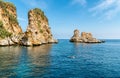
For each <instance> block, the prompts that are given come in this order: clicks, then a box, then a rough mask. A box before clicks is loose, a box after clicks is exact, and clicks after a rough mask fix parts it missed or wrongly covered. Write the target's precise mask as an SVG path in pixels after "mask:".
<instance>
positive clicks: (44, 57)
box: [0, 40, 120, 78]
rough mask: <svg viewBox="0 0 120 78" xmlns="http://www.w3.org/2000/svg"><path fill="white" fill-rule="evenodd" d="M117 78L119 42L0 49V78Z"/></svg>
mask: <svg viewBox="0 0 120 78" xmlns="http://www.w3.org/2000/svg"><path fill="white" fill-rule="evenodd" d="M101 77H120V40H106V43H102V44H83V43H70V42H69V40H59V43H58V44H46V45H41V46H36V47H23V46H22V47H20V46H10V47H0V78H101Z"/></svg>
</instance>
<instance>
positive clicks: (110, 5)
mask: <svg viewBox="0 0 120 78" xmlns="http://www.w3.org/2000/svg"><path fill="white" fill-rule="evenodd" d="M90 12H93V15H95V16H96V15H102V17H105V18H106V19H112V18H113V17H114V16H116V15H117V14H118V13H120V0H101V1H100V2H99V3H98V4H97V5H96V6H94V7H93V8H91V9H90Z"/></svg>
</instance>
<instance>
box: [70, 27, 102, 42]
mask: <svg viewBox="0 0 120 78" xmlns="http://www.w3.org/2000/svg"><path fill="white" fill-rule="evenodd" d="M70 42H81V43H103V42H104V41H101V40H98V39H96V38H94V37H93V35H92V34H91V33H86V32H82V33H81V35H80V32H79V30H77V29H76V30H74V35H73V36H72V38H71V39H70Z"/></svg>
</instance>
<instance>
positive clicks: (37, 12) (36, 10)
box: [33, 8, 48, 21]
mask: <svg viewBox="0 0 120 78" xmlns="http://www.w3.org/2000/svg"><path fill="white" fill-rule="evenodd" d="M33 11H34V12H35V15H36V17H38V15H41V18H42V20H46V21H48V19H47V17H46V16H45V15H44V12H43V11H42V10H41V9H39V8H35V9H33Z"/></svg>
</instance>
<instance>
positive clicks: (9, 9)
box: [0, 1, 22, 45]
mask: <svg viewBox="0 0 120 78" xmlns="http://www.w3.org/2000/svg"><path fill="white" fill-rule="evenodd" d="M19 33H22V29H21V27H20V26H19V24H18V21H17V14H16V7H15V6H14V5H13V4H12V3H9V2H4V1H0V45H13V44H15V43H14V42H13V41H11V38H12V37H13V35H18V34H19ZM17 43H18V42H17Z"/></svg>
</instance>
